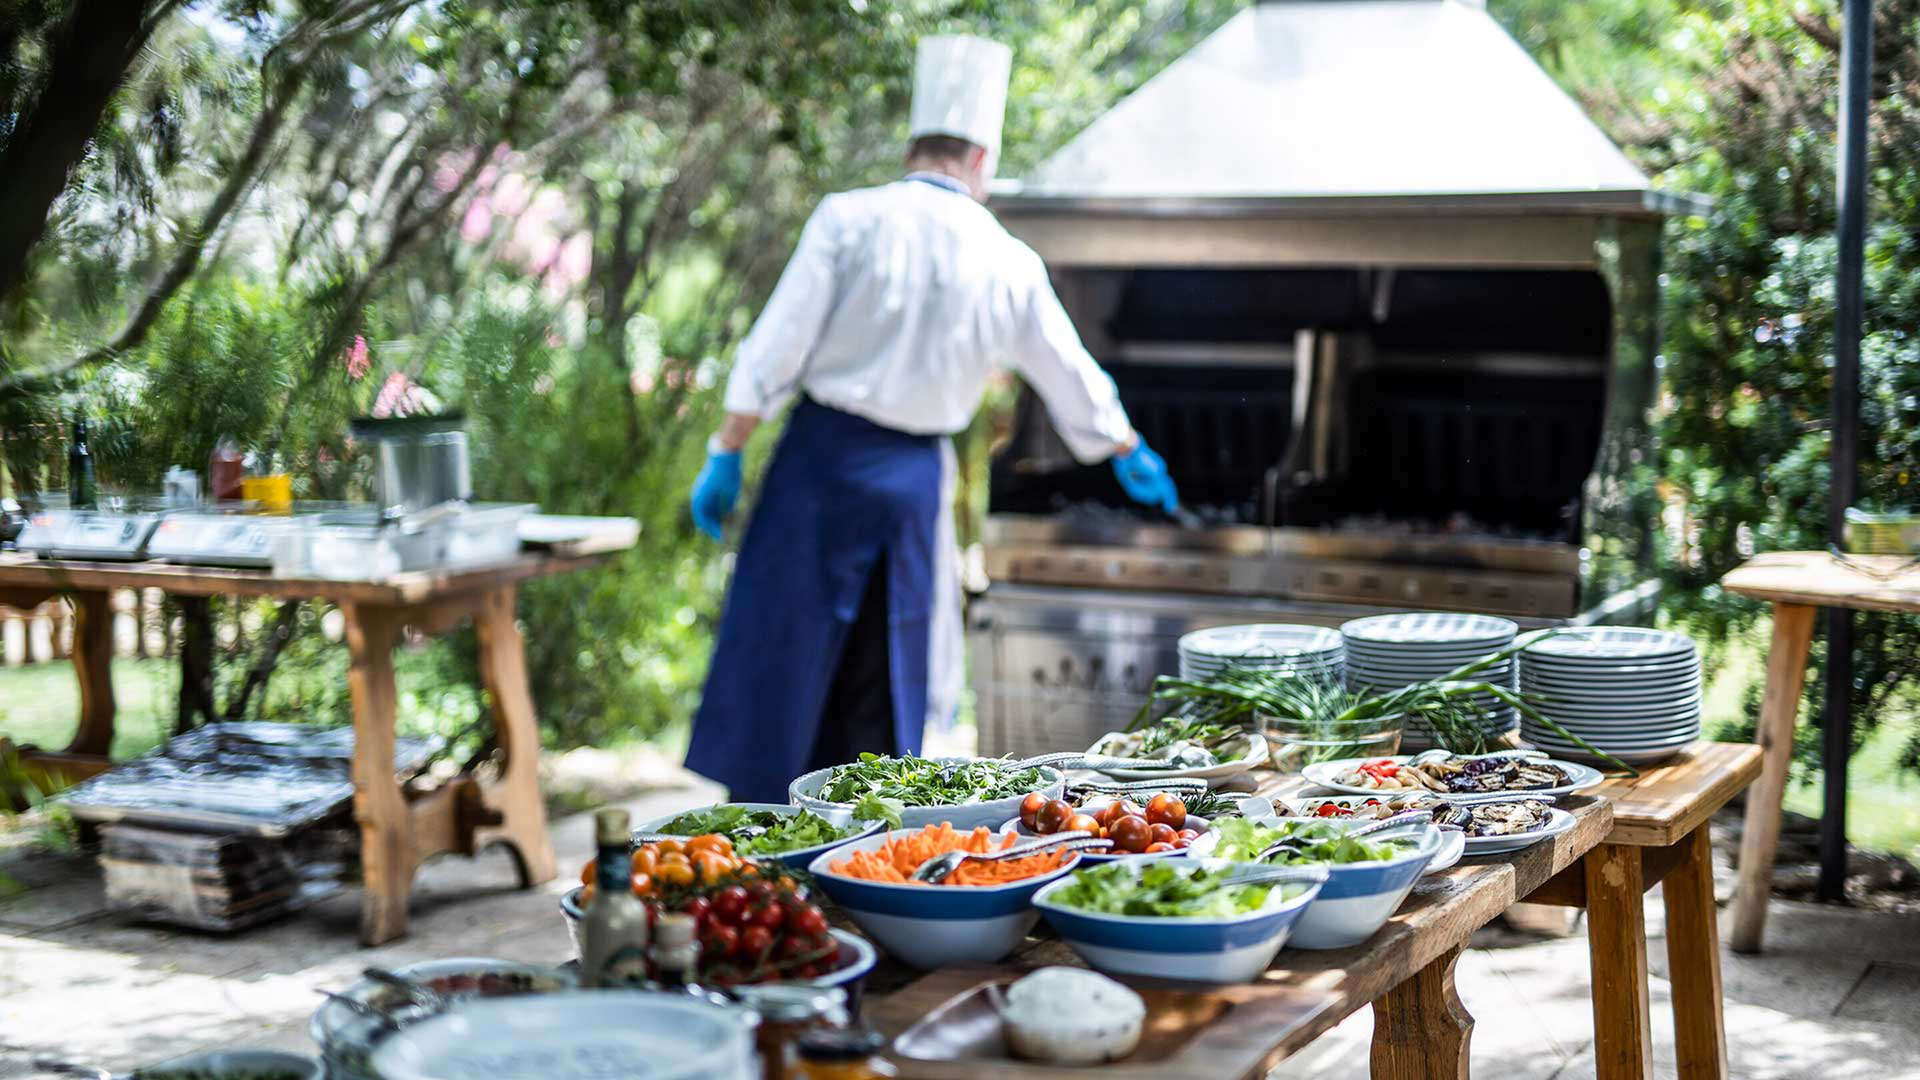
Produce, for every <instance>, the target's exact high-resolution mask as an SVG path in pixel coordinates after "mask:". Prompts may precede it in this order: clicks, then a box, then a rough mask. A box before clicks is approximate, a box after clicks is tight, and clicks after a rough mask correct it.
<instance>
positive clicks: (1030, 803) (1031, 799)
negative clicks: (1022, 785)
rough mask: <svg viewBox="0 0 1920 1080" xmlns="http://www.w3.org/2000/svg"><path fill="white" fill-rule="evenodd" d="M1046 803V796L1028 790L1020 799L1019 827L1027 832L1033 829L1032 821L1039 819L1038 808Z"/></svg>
mask: <svg viewBox="0 0 1920 1080" xmlns="http://www.w3.org/2000/svg"><path fill="white" fill-rule="evenodd" d="M1045 805H1047V797H1046V796H1045V795H1042V794H1040V793H1039V792H1037V791H1035V792H1030V793H1028V795H1027V797H1026V798H1024V799H1021V800H1020V827H1021V828H1023V829H1026V830H1027V831H1028V832H1032V831H1034V822H1035V821H1037V820H1039V817H1040V808H1041V807H1043V806H1045Z"/></svg>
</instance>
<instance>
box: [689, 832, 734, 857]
mask: <svg viewBox="0 0 1920 1080" xmlns="http://www.w3.org/2000/svg"><path fill="white" fill-rule="evenodd" d="M703 851H715V852H719V853H720V854H722V855H732V854H733V841H731V840H729V839H727V838H726V836H725V835H723V834H721V833H708V834H707V835H705V836H696V837H694V838H693V839H691V840H689V841H687V854H688V855H689V856H692V855H698V854H700V853H701V852H703Z"/></svg>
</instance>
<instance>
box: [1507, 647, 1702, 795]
mask: <svg viewBox="0 0 1920 1080" xmlns="http://www.w3.org/2000/svg"><path fill="white" fill-rule="evenodd" d="M1520 689H1521V690H1522V691H1523V692H1525V693H1526V694H1527V695H1528V696H1529V697H1532V698H1534V699H1536V700H1535V703H1534V707H1535V708H1537V709H1539V710H1540V712H1541V713H1543V714H1545V715H1546V716H1548V717H1550V718H1552V719H1553V720H1554V722H1555V723H1558V724H1559V725H1560V726H1561V727H1564V728H1566V729H1567V730H1568V731H1570V732H1572V733H1573V734H1575V735H1578V736H1580V737H1581V738H1583V739H1585V740H1587V741H1588V742H1590V743H1592V744H1593V745H1594V746H1596V747H1598V748H1599V749H1601V750H1604V751H1606V752H1607V753H1609V754H1611V755H1613V756H1614V757H1617V758H1619V759H1620V760H1622V761H1625V762H1627V763H1628V764H1630V765H1642V764H1646V763H1647V762H1652V761H1660V760H1663V759H1665V758H1669V757H1672V756H1673V755H1674V754H1675V753H1677V752H1679V751H1680V749H1681V748H1682V747H1685V746H1686V745H1687V744H1688V743H1690V742H1692V741H1693V740H1695V739H1697V738H1699V737H1700V653H1699V651H1698V650H1697V649H1695V648H1694V646H1693V639H1692V638H1690V637H1688V636H1686V635H1685V634H1675V633H1672V632H1670V631H1666V630H1649V629H1647V628H1645V627H1639V626H1588V627H1581V628H1579V629H1574V630H1564V631H1561V632H1559V633H1557V634H1555V635H1554V636H1552V637H1541V638H1540V639H1539V640H1537V641H1534V642H1533V643H1532V644H1530V645H1528V646H1527V647H1526V648H1525V649H1524V650H1522V651H1521V653H1520ZM1521 734H1523V735H1525V736H1526V739H1527V741H1528V742H1530V743H1533V744H1534V745H1535V746H1538V747H1539V748H1540V749H1542V750H1546V751H1549V752H1551V753H1552V754H1553V755H1554V756H1555V757H1563V756H1576V757H1587V756H1590V755H1588V754H1587V752H1586V751H1585V750H1583V749H1581V748H1580V746H1579V745H1578V744H1576V743H1574V742H1572V741H1571V740H1569V739H1567V738H1566V737H1565V736H1563V735H1561V734H1559V733H1557V732H1555V731H1553V730H1552V729H1550V728H1548V727H1546V726H1545V725H1543V724H1540V723H1538V722H1536V721H1534V720H1531V719H1529V720H1525V721H1523V722H1522V725H1521Z"/></svg>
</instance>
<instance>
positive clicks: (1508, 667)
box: [1340, 611, 1520, 750]
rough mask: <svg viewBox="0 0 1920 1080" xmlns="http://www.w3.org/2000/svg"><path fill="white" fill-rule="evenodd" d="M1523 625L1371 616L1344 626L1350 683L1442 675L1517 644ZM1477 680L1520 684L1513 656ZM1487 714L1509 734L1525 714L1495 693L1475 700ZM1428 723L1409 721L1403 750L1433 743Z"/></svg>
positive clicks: (1491, 728)
mask: <svg viewBox="0 0 1920 1080" xmlns="http://www.w3.org/2000/svg"><path fill="white" fill-rule="evenodd" d="M1519 632H1520V627H1519V626H1518V625H1517V624H1516V623H1514V621H1513V620H1511V619H1502V618H1497V617H1495V616H1492V615H1466V614H1457V613H1452V612H1428V611H1409V612H1404V613H1401V614H1398V615H1369V616H1367V617H1366V618H1364V619H1354V620H1353V621H1352V622H1348V623H1344V624H1342V625H1341V627H1340V636H1341V637H1342V638H1343V639H1344V640H1345V641H1346V644H1347V685H1348V686H1350V687H1352V688H1353V689H1355V690H1372V691H1381V690H1397V689H1399V688H1400V687H1402V686H1406V685H1407V684H1409V683H1417V682H1424V681H1426V680H1428V679H1437V678H1439V677H1440V676H1442V675H1445V674H1446V673H1448V672H1450V671H1452V670H1454V669H1455V668H1458V667H1461V666H1463V665H1465V664H1470V663H1472V662H1473V661H1475V660H1478V659H1480V658H1482V657H1484V656H1486V655H1488V654H1489V653H1496V652H1499V651H1501V650H1502V649H1506V648H1508V647H1510V646H1511V645H1512V644H1513V639H1514V637H1515V635H1517V634H1518V633H1519ZM1473 678H1475V679H1477V680H1478V681H1480V682H1488V683H1492V684H1494V685H1495V686H1505V687H1512V686H1513V685H1514V663H1513V659H1512V658H1511V657H1509V658H1507V659H1505V660H1502V661H1500V662H1499V663H1498V664H1495V665H1494V666H1492V667H1490V668H1487V669H1486V670H1485V671H1481V672H1478V673H1476V674H1475V675H1474V676H1473ZM1474 703H1475V704H1476V705H1478V706H1479V707H1480V709H1481V711H1482V713H1483V714H1484V724H1485V726H1486V731H1487V734H1488V735H1489V736H1497V735H1504V734H1506V733H1507V732H1509V731H1512V730H1513V729H1514V728H1516V727H1518V726H1519V724H1520V717H1519V714H1518V713H1517V712H1516V711H1515V710H1514V708H1513V707H1512V706H1510V705H1505V704H1502V703H1501V701H1500V699H1499V698H1496V697H1494V696H1493V695H1492V694H1479V695H1476V696H1475V698H1474ZM1432 740H1433V733H1432V732H1431V731H1428V730H1427V729H1426V725H1424V724H1421V723H1419V722H1417V721H1416V722H1414V723H1411V724H1409V725H1408V727H1407V729H1406V732H1405V734H1404V735H1403V736H1402V738H1401V740H1400V745H1401V748H1402V749H1406V750H1420V749H1425V748H1427V747H1429V746H1431V745H1432Z"/></svg>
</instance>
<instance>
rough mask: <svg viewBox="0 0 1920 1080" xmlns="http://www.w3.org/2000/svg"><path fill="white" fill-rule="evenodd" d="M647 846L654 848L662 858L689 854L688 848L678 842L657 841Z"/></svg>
mask: <svg viewBox="0 0 1920 1080" xmlns="http://www.w3.org/2000/svg"><path fill="white" fill-rule="evenodd" d="M647 846H648V847H651V848H653V849H654V850H655V851H657V852H659V853H660V854H661V855H662V856H666V855H685V854H686V853H687V846H686V845H685V844H683V843H681V842H680V841H678V840H655V841H654V842H653V843H651V844H649V845H647Z"/></svg>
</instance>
